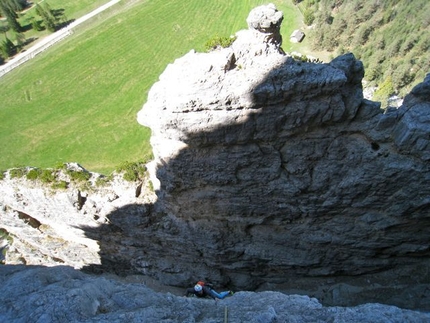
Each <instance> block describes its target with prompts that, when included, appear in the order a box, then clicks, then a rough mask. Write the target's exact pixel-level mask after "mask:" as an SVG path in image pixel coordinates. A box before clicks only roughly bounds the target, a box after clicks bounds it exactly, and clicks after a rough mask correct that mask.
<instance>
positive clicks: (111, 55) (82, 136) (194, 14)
mask: <svg viewBox="0 0 430 323" xmlns="http://www.w3.org/2000/svg"><path fill="white" fill-rule="evenodd" d="M62 2H64V1H60V0H57V1H54V0H51V1H50V2H49V3H50V5H51V7H52V8H56V9H57V8H59V7H60V8H65V5H62V4H61V3H62ZM69 2H70V1H69ZM78 2H80V3H81V4H85V6H81V7H79V8H77V9H76V8H75V9H73V10H75V11H74V12H78V13H79V15H83V14H84V13H86V12H89V11H91V10H92V9H94V8H95V7H96V6H94V3H95V2H97V3H98V4H99V5H101V4H103V3H106V2H108V1H89V0H81V1H75V4H76V3H78ZM271 2H273V3H275V4H276V6H277V8H278V9H279V10H282V11H283V12H284V16H285V18H284V23H283V28H282V34H283V37H284V46H283V47H284V49H286V50H290V49H289V48H288V46H289V45H288V43H289V41H288V39H289V35H290V34H291V32H292V31H293V29H295V28H297V27H298V26H299V24H300V14H299V12H298V11H297V9H296V8H295V7H294V6H292V4H291V3H290V1H271ZM57 3H58V5H57ZM67 3H68V2H67ZM90 3H91V5H90ZM266 3H267V1H257V0H254V1H253V0H248V1H230V0H217V1H201V0H189V1H175V0H146V1H145V0H141V1H138V0H128V1H127V0H123V1H121V2H120V3H119V4H117V5H115V6H114V7H112V8H111V9H108V10H107V11H106V12H103V13H102V14H100V15H99V16H97V17H95V18H94V19H93V20H92V21H90V22H86V23H85V24H84V25H82V26H79V27H78V28H77V29H76V30H75V33H74V34H73V35H72V36H70V37H68V38H66V39H65V40H63V41H62V42H60V43H58V44H57V45H55V46H54V47H52V48H50V49H49V50H48V51H46V52H44V53H42V54H40V55H38V56H37V57H36V58H34V59H33V60H31V61H29V62H27V63H25V64H24V65H22V66H21V67H19V68H17V69H15V70H14V71H12V72H10V73H8V74H7V75H5V76H4V77H2V78H0V120H1V121H0V142H1V143H2V144H1V154H0V169H3V170H4V169H7V168H11V167H18V166H36V167H43V168H45V167H54V166H56V165H57V164H59V163H63V162H78V163H80V164H81V165H82V166H84V167H85V168H87V169H89V170H91V171H96V172H100V173H104V174H109V173H110V172H111V171H112V170H114V169H115V168H116V167H117V166H118V165H119V164H121V163H122V162H124V161H137V160H145V159H148V158H150V156H151V147H150V145H149V137H150V130H149V129H147V128H145V127H142V126H140V125H139V124H138V123H137V121H136V114H137V112H138V111H139V110H140V109H141V107H142V105H143V104H144V103H145V100H146V96H147V93H148V91H149V89H150V87H151V86H152V84H154V82H156V81H157V79H158V76H159V75H160V74H161V73H162V71H163V70H164V69H165V67H166V65H167V64H169V63H171V62H173V61H174V59H175V58H178V57H180V56H182V55H184V54H185V53H187V52H188V51H190V50H191V49H196V50H198V51H203V48H204V43H205V42H206V41H207V40H208V39H210V38H212V37H213V36H214V35H216V34H218V35H220V36H228V35H231V34H234V33H235V32H236V31H238V30H240V29H244V28H246V17H247V16H248V13H249V11H250V10H251V9H252V8H254V7H255V6H257V5H261V4H266ZM90 6H91V10H85V9H84V7H85V8H88V7H90ZM66 15H67V10H66ZM68 18H69V19H72V18H77V17H76V16H75V17H73V15H70V17H69V16H68Z"/></svg>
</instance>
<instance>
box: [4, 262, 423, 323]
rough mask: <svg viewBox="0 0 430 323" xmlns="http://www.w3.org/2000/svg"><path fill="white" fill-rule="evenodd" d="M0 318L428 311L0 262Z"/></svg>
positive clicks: (371, 315)
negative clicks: (209, 292) (154, 285)
mask: <svg viewBox="0 0 430 323" xmlns="http://www.w3.org/2000/svg"><path fill="white" fill-rule="evenodd" d="M0 282H1V284H0V321H1V322H10V323H19V322H23V323H28V322H50V323H57V322H58V323H64V322H93V323H96V322H202V323H204V322H208V323H209V322H231V323H236V322H237V323H239V322H255V323H257V322H265V323H270V322H303V323H305V322H345V323H348V322H350V323H352V322H354V323H355V322H356V323H358V322H360V323H363V322H369V323H370V322H410V323H421V322H428V321H429V320H430V314H428V313H420V312H413V311H409V310H402V309H399V308H397V307H394V306H387V305H380V304H366V305H361V306H357V307H353V308H343V307H324V306H322V305H321V304H320V303H319V302H318V301H317V300H316V299H314V298H309V297H307V296H298V295H284V294H281V293H277V292H264V293H252V292H239V293H236V294H235V295H233V296H232V297H229V298H226V299H224V300H222V301H214V300H211V299H196V298H184V297H180V296H178V295H175V294H171V293H155V292H154V291H152V290H151V289H150V288H148V287H147V285H146V284H145V283H143V282H137V281H134V282H133V281H132V282H119V281H118V280H114V279H112V278H111V277H95V276H88V275H85V274H83V273H82V272H79V271H76V270H74V269H73V268H71V267H66V266H58V267H53V268H49V267H48V268H47V267H41V266H33V267H25V266H3V267H0Z"/></svg>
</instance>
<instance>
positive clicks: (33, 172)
mask: <svg viewBox="0 0 430 323" xmlns="http://www.w3.org/2000/svg"><path fill="white" fill-rule="evenodd" d="M41 173H42V172H41V170H40V169H38V168H33V169H30V171H29V172H28V173H27V179H29V180H32V181H35V180H36V179H38V178H39V176H40V175H41Z"/></svg>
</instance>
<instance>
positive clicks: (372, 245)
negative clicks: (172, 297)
mask: <svg viewBox="0 0 430 323" xmlns="http://www.w3.org/2000/svg"><path fill="white" fill-rule="evenodd" d="M255 20H258V21H255ZM281 21H282V14H281V15H280V14H279V12H278V11H277V10H276V8H274V6H273V5H269V6H267V7H266V6H263V7H259V8H256V9H254V11H253V12H251V14H250V16H249V17H248V25H249V27H250V28H249V29H248V30H243V31H240V32H238V33H237V39H236V41H235V42H234V43H233V46H232V47H230V48H226V49H219V50H216V51H213V52H210V53H196V52H194V51H191V52H190V53H188V54H186V55H185V56H184V57H182V58H179V59H177V60H176V61H175V62H174V63H173V64H171V65H169V66H168V67H167V68H166V70H165V71H164V72H163V74H162V75H161V76H160V80H159V81H158V82H157V83H156V84H154V86H153V87H152V89H151V91H150V93H149V96H148V101H147V103H146V104H145V105H144V107H143V109H142V110H141V111H140V113H139V115H138V120H139V122H140V123H141V124H143V125H145V126H149V127H150V128H151V129H152V137H151V144H152V147H153V151H154V156H155V159H154V161H153V163H152V164H151V167H150V168H151V174H152V178H153V182H154V183H155V187H156V189H157V195H158V201H157V204H156V207H155V210H157V212H158V214H159V216H158V219H157V221H158V222H157V223H159V224H160V223H162V224H163V225H162V226H161V225H159V226H158V227H152V229H151V230H153V231H152V232H153V233H152V236H157V237H159V239H160V241H161V242H160V245H161V247H160V248H155V249H157V252H156V253H155V254H157V256H155V254H154V253H151V252H148V253H147V254H146V255H144V256H142V258H141V263H142V266H141V270H142V271H143V272H145V273H147V274H151V275H153V276H156V277H158V278H161V279H163V280H165V281H168V282H169V283H172V284H185V283H187V282H190V281H192V280H193V279H195V278H196V277H201V278H207V279H211V280H215V281H218V282H220V283H224V284H230V285H232V286H235V287H238V288H248V289H250V288H257V287H259V286H260V288H281V287H282V288H284V289H285V290H301V291H303V290H308V291H309V290H311V291H312V292H313V293H314V294H315V295H318V296H320V297H321V298H324V297H326V298H327V300H328V301H335V299H336V298H337V301H338V302H339V301H340V300H341V299H342V298H343V297H344V295H345V293H350V294H354V293H355V294H357V295H358V294H360V295H361V296H363V295H364V294H366V291H367V292H368V291H369V289H370V290H372V292H371V293H372V294H375V289H373V288H374V286H376V285H375V284H379V285H378V286H383V287H381V288H388V289H389V287H388V286H389V285H390V284H392V282H393V281H392V280H393V279H394V277H396V279H397V281H396V283H397V284H398V285H401V286H403V288H410V289H411V290H412V289H414V288H415V287H416V286H418V285H420V284H424V285H425V284H428V283H429V275H428V273H427V271H426V270H425V268H428V265H429V261H428V256H429V255H430V251H429V242H430V235H429V224H430V212H429V211H430V186H429V185H428V183H429V182H430V163H429V159H430V155H429V150H430V145H429V140H430V99H429V95H428V91H429V88H430V83H429V82H430V80H429V78H427V79H426V80H425V82H424V83H422V84H421V85H419V86H417V87H416V88H415V89H414V90H413V91H412V93H411V94H410V95H409V96H408V97H407V98H406V99H405V103H404V105H403V106H402V107H401V108H399V109H397V110H393V109H389V110H387V111H383V110H381V109H380V108H379V104H378V103H375V102H371V101H367V100H364V99H363V94H362V87H361V80H362V78H363V75H364V70H363V66H362V64H361V62H360V61H358V60H356V59H355V58H354V56H353V55H352V54H347V55H344V56H341V57H338V58H336V59H334V60H333V61H332V62H330V63H328V64H312V63H306V62H299V61H295V60H294V59H293V58H291V57H289V56H288V55H286V54H285V53H283V51H282V49H281V48H280V37H279V36H278V33H279V26H280V22H281ZM255 26H265V28H260V29H259V28H255ZM274 39H275V40H276V41H273V40H274ZM136 266H137V268H139V264H138V262H136ZM411 275H415V276H414V277H413V278H411ZM351 277H355V280H353V281H352V282H351V280H350V279H351ZM360 277H367V278H366V279H367V281H368V283H365V282H364V280H363V281H360V282H359V278H360ZM369 277H370V278H369ZM312 279H314V280H312ZM369 279H372V281H371V282H370V280H369ZM345 282H346V284H347V285H348V286H351V284H355V283H354V282H357V284H358V285H360V286H359V287H357V288H358V289H359V291H357V290H356V292H354V291H352V288H346V289H345V288H344V289H343V290H344V291H345V290H346V292H344V293H343V292H342V289H341V288H338V289H337V290H336V291H333V290H330V291H327V290H328V289H330V288H332V287H330V286H334V285H335V284H338V283H345ZM366 284H368V285H369V286H367V288H366V286H364V285H366ZM358 285H357V286H358ZM337 286H339V285H337ZM372 286H373V287H372ZM420 286H422V285H420ZM414 293H418V294H420V296H419V297H421V298H422V299H423V300H422V303H423V304H427V305H428V304H429V303H428V297H429V296H430V295H429V292H428V291H426V289H425V288H424V289H420V290H419V291H416V290H415V289H414ZM324 295H325V296H324ZM339 295H340V296H339ZM374 297H378V296H377V295H374ZM393 297H394V298H395V297H396V296H395V293H391V292H386V297H385V299H382V301H387V299H391V301H392V302H396V300H394V301H393ZM358 298H359V296H357V299H358ZM382 298H384V297H382ZM380 301H381V300H380Z"/></svg>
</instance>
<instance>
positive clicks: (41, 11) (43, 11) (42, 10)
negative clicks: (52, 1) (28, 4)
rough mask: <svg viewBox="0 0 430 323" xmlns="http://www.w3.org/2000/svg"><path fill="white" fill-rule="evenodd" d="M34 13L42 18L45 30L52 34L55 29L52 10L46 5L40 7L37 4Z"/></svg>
mask: <svg viewBox="0 0 430 323" xmlns="http://www.w3.org/2000/svg"><path fill="white" fill-rule="evenodd" d="M36 13H37V14H38V15H39V16H41V17H42V19H43V22H44V24H45V27H46V29H48V30H49V31H51V32H54V31H55V30H56V29H57V25H56V22H55V17H54V15H53V14H52V10H51V8H50V7H49V5H48V4H47V3H45V6H44V7H42V6H40V5H39V4H37V5H36Z"/></svg>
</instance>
